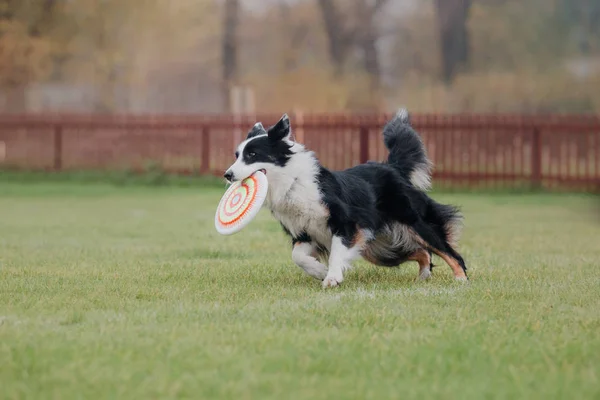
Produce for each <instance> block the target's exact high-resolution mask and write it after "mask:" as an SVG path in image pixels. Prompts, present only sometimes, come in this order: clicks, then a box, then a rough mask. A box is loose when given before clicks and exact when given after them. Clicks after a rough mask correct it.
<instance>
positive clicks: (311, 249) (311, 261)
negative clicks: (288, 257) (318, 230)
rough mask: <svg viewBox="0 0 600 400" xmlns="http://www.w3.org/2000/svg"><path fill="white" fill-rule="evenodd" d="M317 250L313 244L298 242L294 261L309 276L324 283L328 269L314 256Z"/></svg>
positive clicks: (293, 255) (293, 254) (293, 252)
mask: <svg viewBox="0 0 600 400" xmlns="http://www.w3.org/2000/svg"><path fill="white" fill-rule="evenodd" d="M315 251H316V248H315V246H313V245H312V244H311V243H307V242H298V243H296V244H295V245H294V249H293V250H292V260H293V261H294V262H295V263H296V265H298V266H299V267H300V268H302V269H303V270H304V272H306V273H307V274H308V275H310V276H312V277H313V278H315V279H318V280H320V281H322V280H323V279H324V278H325V276H326V275H327V267H326V266H325V265H323V264H321V263H320V262H319V261H318V260H317V259H316V258H315V257H314V256H313V254H314V253H315Z"/></svg>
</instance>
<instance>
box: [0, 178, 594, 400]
mask: <svg viewBox="0 0 600 400" xmlns="http://www.w3.org/2000/svg"><path fill="white" fill-rule="evenodd" d="M222 192H223V189H222V188H215V187H195V188H194V187H188V188H185V187H170V186H167V187H147V186H146V187H144V186H124V187H115V186H114V185H104V184H100V183H88V184H85V185H84V184H81V183H77V182H62V183H60V182H53V183H46V184H45V183H35V184H32V183H28V184H22V183H18V182H16V181H11V182H7V181H4V182H3V183H0V398H6V399H25V398H27V399H34V398H35V399H41V398H44V399H45V398H55V399H72V398H85V399H90V398H111V399H112V398H122V399H146V398H148V399H154V398H156V399H158V398H160V399H166V398H203V399H208V398H219V399H229V398H230V399H251V398H252V399H283V398H285V399H297V398H298V399H299V398H304V399H330V398H336V399H345V398H361V399H384V398H406V399H411V398H415V399H417V398H419V399H423V398H448V399H450V398H462V399H482V398H498V399H508V398H510V399H513V398H522V399H525V398H526V399H535V398H540V399H542V398H543V399H558V398H567V397H570V398H577V399H594V398H598V397H599V396H600V371H599V368H600V336H599V335H598V332H599V330H600V311H599V310H600V296H599V293H600V268H598V259H599V258H600V240H599V238H600V225H598V221H597V219H596V217H597V214H593V213H592V205H593V203H592V201H591V199H590V198H588V197H584V196H570V195H549V194H529V195H520V196H516V195H508V194H497V195H489V194H437V195H436V197H437V198H438V199H440V200H443V201H447V202H453V203H456V204H459V205H461V206H462V207H463V210H464V212H465V214H466V224H467V226H466V229H465V232H464V235H463V240H462V244H461V251H462V253H463V254H464V256H465V257H466V259H467V260H468V262H469V264H470V267H471V268H470V273H471V274H470V276H471V281H470V283H469V284H466V285H461V284H457V283H455V282H454V281H453V280H452V277H451V272H450V268H448V267H446V266H444V265H443V264H442V262H441V261H439V260H438V261H437V263H438V264H439V265H440V266H439V267H438V268H436V269H434V276H433V278H432V279H431V280H430V281H428V282H424V283H417V282H414V278H415V277H416V275H417V266H416V265H415V264H406V265H404V266H402V267H401V268H398V269H384V268H379V267H372V266H369V265H367V264H364V263H362V262H361V263H358V264H357V266H356V268H355V269H353V270H352V271H351V272H350V273H348V274H347V275H346V281H345V282H344V285H343V286H342V287H341V288H337V289H334V290H322V289H321V287H320V284H319V282H316V281H315V280H313V279H312V278H309V277H307V276H305V275H304V274H303V273H302V272H301V271H300V269H299V268H298V267H295V266H294V265H293V264H292V262H291V259H290V247H289V244H288V243H287V240H286V238H285V237H284V235H283V234H282V233H281V230H280V228H279V226H278V224H277V223H276V222H274V221H273V220H272V219H271V217H270V215H268V213H266V212H263V213H261V215H259V217H258V219H257V220H256V221H253V223H252V224H251V225H250V226H249V227H248V228H246V229H245V230H244V231H242V232H240V233H239V234H238V235H236V236H231V237H223V236H219V235H218V234H217V233H216V232H215V230H214V227H213V216H214V209H215V207H216V204H217V202H218V200H219V197H220V195H221V193H222Z"/></svg>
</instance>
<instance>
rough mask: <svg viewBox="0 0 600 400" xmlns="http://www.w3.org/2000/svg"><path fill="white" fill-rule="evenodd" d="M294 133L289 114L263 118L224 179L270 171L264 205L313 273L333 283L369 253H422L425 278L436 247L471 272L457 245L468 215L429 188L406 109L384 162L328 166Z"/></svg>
mask: <svg viewBox="0 0 600 400" xmlns="http://www.w3.org/2000/svg"><path fill="white" fill-rule="evenodd" d="M290 136H291V128H290V121H289V118H288V116H287V115H285V114H284V115H283V117H282V118H281V119H280V120H279V121H278V122H277V123H276V124H275V125H273V126H271V127H269V128H268V129H265V128H264V127H263V125H262V124H261V123H260V122H257V123H256V124H255V125H254V127H252V129H251V130H250V131H249V132H248V136H247V138H246V140H244V141H243V142H242V143H241V144H240V145H239V146H238V147H237V151H236V152H235V157H236V161H235V162H234V163H233V165H232V166H231V167H229V169H228V170H227V171H226V172H225V179H226V180H227V181H229V182H233V181H237V180H242V179H244V178H246V177H248V176H250V175H251V174H253V173H254V172H255V171H262V172H264V173H265V174H266V176H267V179H268V180H269V190H268V193H267V198H266V201H265V205H266V206H267V207H268V208H269V210H270V211H271V213H272V214H273V216H274V217H275V218H276V219H277V220H278V221H279V222H280V223H281V225H282V227H283V230H284V231H285V232H286V233H287V234H288V235H289V236H290V237H291V239H292V244H293V249H292V260H293V261H294V263H296V264H297V265H298V266H300V267H301V268H302V269H303V270H304V271H305V272H306V273H307V274H308V275H310V276H312V277H314V278H316V279H319V280H321V281H322V283H323V287H335V286H338V285H339V284H341V283H342V281H343V280H344V272H345V271H346V270H348V269H349V268H350V266H351V263H352V261H353V260H355V259H357V258H358V257H363V258H364V259H366V260H367V261H369V262H371V263H373V264H375V265H381V266H386V267H393V266H398V265H399V264H401V263H404V262H406V261H416V262H417V263H418V264H419V275H418V279H427V278H429V276H430V275H431V267H432V266H433V264H432V263H431V257H432V254H436V255H438V256H439V257H441V258H442V259H443V260H444V261H445V262H446V263H447V264H448V265H449V266H450V267H451V268H452V270H453V272H454V276H455V278H456V279H457V280H467V274H466V270H467V267H466V265H465V262H464V260H463V258H462V257H461V255H460V254H459V253H458V252H457V251H456V244H457V241H458V236H459V233H460V228H461V222H462V216H461V214H460V213H459V210H458V209H457V208H456V207H454V206H450V205H444V204H439V203H437V202H436V201H434V200H433V199H431V198H430V197H429V196H428V195H427V194H426V191H427V190H428V189H429V187H430V182H431V166H432V165H431V162H430V161H429V159H428V158H427V155H426V152H425V147H424V145H423V142H422V141H421V138H420V137H419V135H418V134H417V132H416V131H415V130H414V129H413V128H412V127H411V124H410V118H409V114H408V112H407V111H406V110H405V109H401V110H400V111H398V113H397V114H396V115H395V116H394V117H393V118H392V120H391V121H389V122H388V123H387V124H386V125H385V127H384V129H383V141H384V143H385V145H386V147H387V148H388V150H389V156H388V159H387V162H383V163H379V162H372V161H370V162H367V163H366V164H361V165H358V166H355V167H352V168H349V169H346V170H343V171H330V170H328V169H326V168H324V167H323V166H322V165H321V164H320V163H319V161H318V159H317V157H316V156H315V154H314V153H313V152H312V151H309V150H307V149H306V148H305V147H304V146H303V145H302V144H300V143H297V142H295V141H293V140H292V139H291V137H290Z"/></svg>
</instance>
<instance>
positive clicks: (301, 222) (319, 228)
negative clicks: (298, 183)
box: [268, 189, 331, 247]
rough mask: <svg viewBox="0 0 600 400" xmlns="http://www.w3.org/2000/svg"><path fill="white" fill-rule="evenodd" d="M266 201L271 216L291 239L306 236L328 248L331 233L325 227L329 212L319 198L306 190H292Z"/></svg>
mask: <svg viewBox="0 0 600 400" xmlns="http://www.w3.org/2000/svg"><path fill="white" fill-rule="evenodd" d="M272 200H274V199H271V201H268V206H269V208H270V210H271V213H272V214H273V216H274V217H275V218H276V219H277V220H278V221H279V222H281V224H282V225H283V226H284V227H285V228H286V229H287V230H288V231H289V232H290V233H291V235H292V236H293V237H299V236H300V235H302V234H308V235H309V236H310V237H311V238H312V239H313V240H314V241H316V242H317V243H319V244H321V245H323V246H326V247H329V246H330V242H331V232H330V230H329V228H328V226H327V220H328V218H329V212H328V211H327V208H325V206H324V205H323V203H322V202H321V198H320V196H319V195H318V193H317V195H315V194H314V193H309V192H307V191H306V190H304V191H303V190H300V189H296V190H292V191H290V192H289V193H287V194H286V196H284V197H282V198H280V199H277V200H278V201H272Z"/></svg>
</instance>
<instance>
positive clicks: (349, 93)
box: [0, 0, 600, 112]
mask: <svg viewBox="0 0 600 400" xmlns="http://www.w3.org/2000/svg"><path fill="white" fill-rule="evenodd" d="M259 3H261V4H263V6H262V7H260V11H259V10H258V9H259V8H258V7H257V6H258V4H259ZM240 4H241V5H242V7H241V8H239V10H238V11H237V12H239V13H241V14H240V17H239V18H236V19H235V21H237V22H236V24H238V25H239V26H237V27H236V29H237V30H236V32H238V34H237V36H238V38H237V42H236V43H234V45H235V46H234V47H233V48H232V49H231V50H230V51H232V52H235V53H236V54H237V56H236V57H237V58H236V59H237V60H238V62H237V63H236V68H237V71H235V79H233V78H231V77H229V78H228V77H226V76H225V75H224V72H226V71H224V70H223V68H224V66H223V65H224V64H223V63H222V61H223V54H222V52H223V50H222V40H221V39H222V38H223V35H224V33H225V31H224V25H223V22H222V21H223V20H224V19H223V18H222V17H223V2H215V1H212V0H196V1H194V0H181V1H177V2H173V1H168V0H144V7H140V6H139V4H138V3H136V2H133V1H129V2H125V1H120V0H104V1H102V2H98V1H96V0H78V1H58V0H44V1H36V0H0V87H2V88H4V89H10V90H8V91H7V93H9V92H11V90H12V89H11V88H25V87H29V86H32V85H35V84H37V83H44V82H49V81H50V82H54V83H58V84H61V85H64V87H66V88H73V87H75V88H81V87H84V88H86V87H90V88H93V89H94V90H95V91H96V92H97V94H95V95H94V96H96V97H95V104H94V111H105V112H114V111H120V112H126V111H128V110H142V111H143V110H156V109H160V107H161V104H163V103H165V104H169V103H175V102H177V104H185V103H186V101H187V100H186V98H181V99H180V98H178V97H177V96H178V94H179V93H181V92H191V93H192V96H190V102H196V103H197V104H198V107H202V104H205V103H207V102H208V103H218V104H226V103H227V102H226V101H222V100H223V99H226V98H227V96H228V93H227V92H222V93H221V92H219V93H217V92H216V91H215V90H217V91H220V90H222V88H225V89H227V87H225V86H228V85H229V84H232V83H234V82H233V81H235V83H241V84H248V85H250V86H251V87H252V88H253V89H254V90H255V94H256V100H257V101H256V104H257V107H258V111H277V112H280V111H281V109H282V108H286V109H290V108H301V109H304V110H306V111H331V110H335V111H337V110H347V111H354V110H361V111H364V110H380V109H384V108H391V107H395V106H396V103H397V102H398V101H401V102H402V103H407V102H408V103H410V102H423V103H424V106H425V101H424V100H423V101H421V100H418V101H417V100H413V99H420V98H430V99H431V101H432V103H431V104H434V105H435V106H433V105H432V107H431V108H429V110H431V109H432V108H435V109H436V110H440V109H441V110H452V111H456V110H463V111H475V110H487V111H491V110H496V109H517V110H521V111H530V110H542V109H550V108H554V109H558V110H561V109H562V108H561V107H562V104H566V103H569V104H570V105H571V106H572V105H576V104H577V106H573V107H572V108H571V106H569V107H567V108H566V109H569V110H571V109H573V110H579V111H590V110H598V108H597V107H598V101H597V99H596V96H595V95H594V94H593V93H588V92H589V90H588V87H589V86H591V83H593V82H595V81H596V80H597V79H598V75H600V42H599V41H598V38H600V23H599V22H598V21H600V19H599V18H598V15H600V1H598V0H574V1H570V0H568V1H567V0H525V1H521V0H472V1H469V2H467V3H464V4H470V6H469V7H468V9H467V11H468V14H466V15H468V19H467V21H466V29H467V32H466V33H465V32H463V31H462V30H461V29H459V30H458V31H456V32H458V33H457V35H458V36H461V35H466V34H467V33H468V35H467V36H468V44H469V46H468V48H464V49H463V50H462V51H463V52H464V54H463V56H461V57H459V58H460V59H461V61H460V63H459V64H460V65H458V67H457V68H452V75H453V76H452V79H451V80H449V81H451V83H450V84H447V85H446V87H445V88H444V87H442V85H441V83H440V82H441V79H440V77H441V76H444V74H443V73H442V70H443V69H448V70H449V71H450V69H449V66H448V65H446V67H444V65H445V64H447V63H446V62H445V61H444V59H445V58H448V57H451V56H452V54H449V53H448V52H447V51H446V52H444V51H441V44H442V43H441V41H440V29H439V25H440V24H441V22H440V21H441V20H440V18H438V17H439V15H438V14H437V13H436V10H437V9H436V8H435V6H436V4H437V5H438V6H439V5H440V4H445V3H439V2H437V3H436V2H435V1H434V0H422V1H411V0H398V1H386V0H377V1H367V0H352V1H348V2H343V1H340V0H299V1H294V2H269V3H265V2H260V1H253V0H241V3H240ZM457 4H458V3H457ZM461 4H463V3H461ZM452 9H453V8H452V7H450V8H449V9H448V10H446V11H447V12H450V11H452ZM327 10H329V13H327V12H326V11H327ZM438 11H439V10H438ZM327 16H328V17H327ZM458 20H459V22H461V21H462V20H461V19H460V18H459V19H458ZM336 27H337V28H336ZM334 28H335V29H334ZM448 29H450V28H448ZM230 56H231V55H230ZM463 58H465V60H462V59H463ZM457 60H458V58H457ZM594 60H596V61H594ZM571 64H575V67H574V68H575V70H577V71H579V70H583V71H584V72H585V76H584V78H583V81H582V82H581V83H579V81H577V79H576V77H575V76H574V75H576V74H574V73H573V71H572V69H573V68H571ZM549 66H550V67H549ZM540 72H541V74H539V75H538V73H540ZM446 75H447V74H446ZM550 76H551V77H552V78H553V79H550ZM523 77H526V78H527V79H529V80H533V82H529V81H528V82H524V83H523V85H522V86H523V87H524V88H531V87H532V86H535V87H536V88H541V87H542V86H544V85H546V84H549V85H550V86H551V89H548V91H550V92H552V93H551V95H552V96H555V97H556V98H555V99H550V100H551V102H552V103H553V105H552V106H548V104H547V103H548V102H547V101H546V99H544V98H543V96H542V92H543V90H542V89H539V93H540V94H539V95H538V94H536V95H533V96H532V95H529V94H528V93H531V92H532V91H534V92H536V93H537V92H538V89H535V90H532V89H519V90H518V88H516V86H518V85H517V84H516V83H515V82H517V80H518V79H521V78H523ZM496 78H498V81H496V82H495V83H494V82H492V81H491V80H493V79H496ZM223 80H228V81H232V82H228V84H227V85H225V86H224V85H223ZM482 80H489V82H488V83H486V85H485V86H484V87H486V88H488V87H491V86H495V87H498V88H499V90H500V92H501V95H500V96H496V98H484V99H481V97H483V96H487V94H486V93H485V91H482V92H481V93H479V94H475V93H473V94H472V95H467V94H465V93H466V92H469V90H466V89H464V87H465V85H471V83H473V82H478V83H477V84H479V83H481V81H482ZM573 80H575V81H577V82H576V83H575V84H576V85H581V86H582V87H583V92H581V93H574V92H573V91H570V90H568V87H567V84H566V83H567V82H571V81H573ZM554 81H557V82H563V83H564V84H563V83H560V84H558V83H554ZM465 82H471V83H465ZM585 82H587V83H588V85H586V84H585ZM558 86H560V89H556V90H555V88H558ZM586 86H587V87H586ZM513 87H514V89H515V90H513V89H511V88H513ZM215 88H217V89H215ZM426 90H429V92H428V93H425V91H426ZM511 91H512V92H511ZM523 91H525V92H527V93H526V94H525V97H526V100H523V99H522V98H521V97H519V96H521V95H522V92H523ZM167 92H169V95H168V94H167ZM11 93H12V92H11ZM15 93H17V94H19V93H18V91H17V92H15ZM400 93H401V94H402V99H400V100H398V97H399V94H400ZM440 93H441V98H440ZM446 93H448V95H446ZM19 95H20V96H21V97H22V96H23V93H20V94H19ZM182 96H183V95H182ZM465 96H466V97H469V98H472V99H471V100H464V101H463V100H461V101H458V102H454V101H453V100H452V98H462V97H465ZM447 97H449V98H450V100H448V101H446V98H447ZM475 97H478V98H477V99H475ZM16 100H17V99H12V100H10V99H9V100H8V101H7V104H11V103H15V102H17V101H16ZM481 100H483V101H481ZM531 102H533V103H531ZM529 103H531V104H529ZM448 104H450V105H451V106H448ZM518 104H525V105H524V106H523V108H519V107H517V106H516V105H518ZM151 105H152V106H151ZM483 105H485V106H483ZM22 106H23V107H25V104H23V105H22ZM193 107H194V106H193V105H192V106H190V108H191V109H193V110H194V108H193ZM15 108H18V107H15ZM566 109H565V110H566ZM198 111H202V109H201V108H199V109H198Z"/></svg>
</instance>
